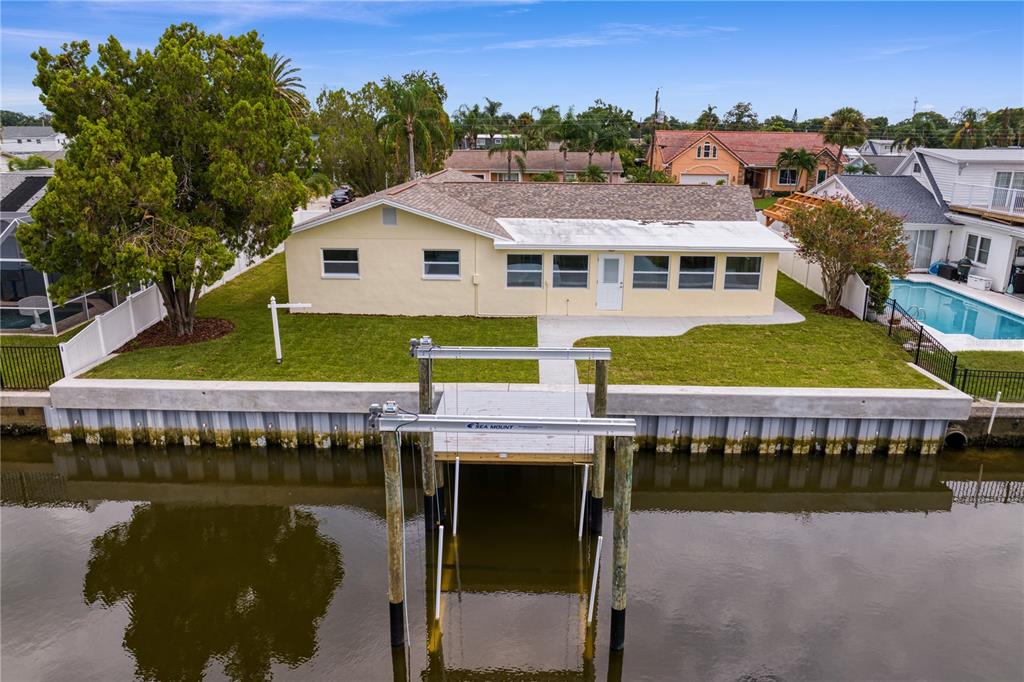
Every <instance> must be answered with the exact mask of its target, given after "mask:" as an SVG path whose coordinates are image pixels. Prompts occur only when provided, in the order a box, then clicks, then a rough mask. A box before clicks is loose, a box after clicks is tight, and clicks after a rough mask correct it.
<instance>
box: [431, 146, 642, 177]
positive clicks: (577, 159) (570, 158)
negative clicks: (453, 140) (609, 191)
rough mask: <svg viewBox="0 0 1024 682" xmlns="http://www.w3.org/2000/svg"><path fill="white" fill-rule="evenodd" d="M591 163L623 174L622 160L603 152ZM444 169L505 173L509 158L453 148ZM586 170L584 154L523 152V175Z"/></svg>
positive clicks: (556, 151)
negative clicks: (524, 158)
mask: <svg viewBox="0 0 1024 682" xmlns="http://www.w3.org/2000/svg"><path fill="white" fill-rule="evenodd" d="M593 163H594V165H596V166H600V167H601V168H602V169H604V171H605V172H606V173H607V172H609V169H610V170H611V172H612V173H621V172H622V161H621V160H620V159H619V155H618V154H616V155H615V158H613V159H609V155H608V154H605V153H598V154H594V158H593ZM444 165H445V168H450V169H452V170H460V171H492V172H495V173H504V172H506V171H508V156H507V155H506V154H504V153H501V152H495V153H494V154H493V155H492V156H488V155H487V150H486V149H456V150H455V151H454V152H452V154H451V156H449V157H448V158H447V159H445V162H444ZM586 168H587V153H586V152H566V155H565V158H563V156H562V152H560V151H558V150H557V149H539V150H537V151H530V152H527V153H526V172H527V173H543V172H545V171H559V172H561V171H563V170H567V171H569V172H572V173H579V172H581V171H583V170H586ZM517 170H519V166H518V165H517V164H516V162H515V159H514V158H513V160H512V171H513V172H515V171H517Z"/></svg>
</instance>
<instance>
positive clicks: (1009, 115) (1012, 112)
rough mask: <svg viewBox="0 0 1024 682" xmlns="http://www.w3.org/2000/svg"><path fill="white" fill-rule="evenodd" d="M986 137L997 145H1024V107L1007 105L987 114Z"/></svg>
mask: <svg viewBox="0 0 1024 682" xmlns="http://www.w3.org/2000/svg"><path fill="white" fill-rule="evenodd" d="M985 132H986V137H987V138H988V139H989V140H990V141H991V143H992V144H994V145H996V146H997V147H1010V146H1014V147H1020V146H1022V145H1024V107H1016V108H1012V107H1005V108H1003V109H999V110H997V111H992V112H989V113H988V114H987V115H986V116H985Z"/></svg>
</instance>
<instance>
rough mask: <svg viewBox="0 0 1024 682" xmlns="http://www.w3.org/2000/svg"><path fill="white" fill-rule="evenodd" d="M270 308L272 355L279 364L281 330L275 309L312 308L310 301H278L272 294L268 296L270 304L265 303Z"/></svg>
mask: <svg viewBox="0 0 1024 682" xmlns="http://www.w3.org/2000/svg"><path fill="white" fill-rule="evenodd" d="M267 307H268V308H270V319H271V320H272V321H273V323H274V355H276V356H277V364H279V365H280V364H281V330H280V329H279V328H278V325H277V309H278V308H285V309H287V310H291V309H292V308H312V307H313V304H312V303H278V302H277V299H276V298H275V297H273V296H271V297H270V304H269V305H267Z"/></svg>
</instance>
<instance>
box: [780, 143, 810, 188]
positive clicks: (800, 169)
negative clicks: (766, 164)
mask: <svg viewBox="0 0 1024 682" xmlns="http://www.w3.org/2000/svg"><path fill="white" fill-rule="evenodd" d="M775 167H776V168H778V169H779V170H782V169H783V168H792V169H794V170H796V172H797V175H798V176H799V177H798V178H797V183H796V184H797V187H800V188H801V191H803V189H804V188H805V187H806V185H802V184H801V183H800V180H801V179H802V178H803V177H804V174H805V173H806V174H807V177H808V178H810V177H811V174H812V173H814V169H815V168H817V167H818V158H817V157H816V156H815V155H814V154H812V153H811V152H809V151H807V150H806V149H804V148H803V147H800V149H793V148H792V147H786V148H785V149H783V150H782V151H781V152H779V156H778V158H777V159H775Z"/></svg>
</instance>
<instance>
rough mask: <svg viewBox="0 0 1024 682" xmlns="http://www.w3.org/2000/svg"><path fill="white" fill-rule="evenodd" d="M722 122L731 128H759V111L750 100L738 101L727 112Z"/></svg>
mask: <svg viewBox="0 0 1024 682" xmlns="http://www.w3.org/2000/svg"><path fill="white" fill-rule="evenodd" d="M722 123H723V124H724V125H725V127H727V128H728V129H729V130H757V127H758V125H757V113H756V112H755V111H754V106H753V105H752V104H751V103H750V102H737V103H736V104H734V105H733V106H732V109H730V110H729V111H727V112H725V117H724V118H723V119H722Z"/></svg>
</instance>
